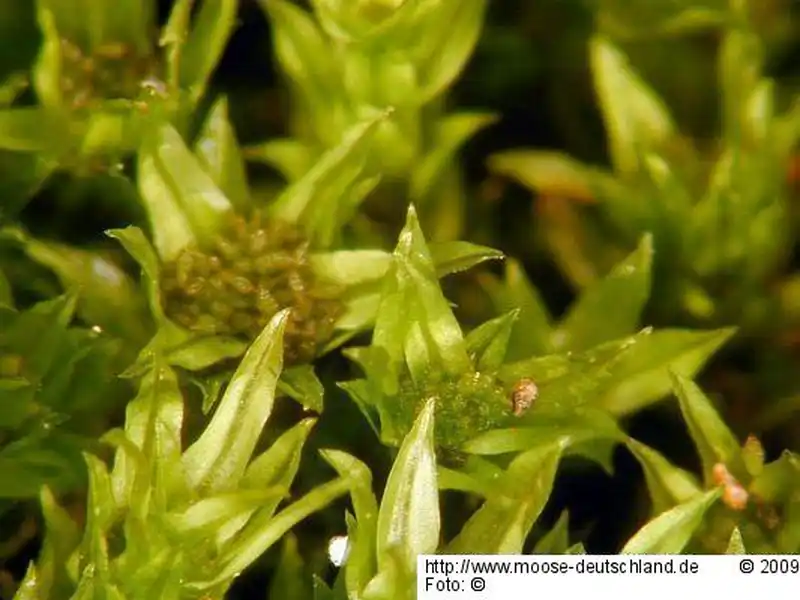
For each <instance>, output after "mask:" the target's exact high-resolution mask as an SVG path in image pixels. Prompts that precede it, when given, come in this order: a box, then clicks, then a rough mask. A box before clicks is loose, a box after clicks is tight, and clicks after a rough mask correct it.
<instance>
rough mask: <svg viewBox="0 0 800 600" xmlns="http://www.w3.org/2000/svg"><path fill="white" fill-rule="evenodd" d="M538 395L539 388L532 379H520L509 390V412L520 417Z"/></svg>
mask: <svg viewBox="0 0 800 600" xmlns="http://www.w3.org/2000/svg"><path fill="white" fill-rule="evenodd" d="M538 395H539V388H538V387H537V386H536V384H535V383H534V382H533V380H532V379H529V378H527V377H524V378H522V379H520V380H519V381H518V382H517V383H516V384H515V385H514V389H513V390H511V412H513V413H514V415H515V416H517V417H519V416H522V415H523V414H524V413H525V412H526V411H527V410H528V409H529V408H530V407H531V405H532V404H533V402H534V401H535V400H536V398H537V397H538Z"/></svg>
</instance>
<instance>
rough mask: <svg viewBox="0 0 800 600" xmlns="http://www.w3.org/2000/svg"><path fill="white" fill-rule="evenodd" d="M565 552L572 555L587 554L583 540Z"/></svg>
mask: <svg viewBox="0 0 800 600" xmlns="http://www.w3.org/2000/svg"><path fill="white" fill-rule="evenodd" d="M564 554H568V555H572V554H587V552H586V548H584V546H583V542H578V543H577V544H573V545H572V546H570V547H569V548H567V550H566V551H565V552H564Z"/></svg>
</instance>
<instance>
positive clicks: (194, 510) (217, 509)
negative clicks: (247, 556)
mask: <svg viewBox="0 0 800 600" xmlns="http://www.w3.org/2000/svg"><path fill="white" fill-rule="evenodd" d="M287 493H288V490H286V489H285V488H282V487H277V486H276V487H268V488H264V489H260V490H237V491H235V492H223V493H221V494H216V495H214V496H209V497H207V498H203V499H202V500H199V501H197V502H195V503H194V504H192V505H191V506H189V507H188V508H186V509H185V510H182V511H180V512H177V513H171V514H168V515H167V516H166V517H165V521H166V524H167V526H168V527H169V528H170V529H171V530H172V532H174V534H175V535H176V537H179V538H184V539H193V540H195V541H200V540H202V539H204V538H207V537H209V536H210V535H212V534H213V533H215V532H216V531H217V530H218V529H219V528H220V527H221V526H222V525H223V524H224V523H226V522H229V521H234V520H236V521H239V517H240V516H241V515H242V514H246V515H248V516H249V515H251V514H252V513H253V512H254V511H255V510H256V509H257V508H259V507H260V506H261V505H263V504H265V503H266V502H268V501H272V500H280V499H281V498H282V497H283V496H285V495H286V494H287ZM243 525H244V523H241V525H240V527H241V526H243Z"/></svg>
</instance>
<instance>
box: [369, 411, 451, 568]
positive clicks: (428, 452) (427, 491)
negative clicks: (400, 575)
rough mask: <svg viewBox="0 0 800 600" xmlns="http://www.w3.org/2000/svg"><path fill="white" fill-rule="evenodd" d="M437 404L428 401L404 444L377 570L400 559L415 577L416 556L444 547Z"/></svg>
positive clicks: (385, 502)
mask: <svg viewBox="0 0 800 600" xmlns="http://www.w3.org/2000/svg"><path fill="white" fill-rule="evenodd" d="M434 410H435V403H434V401H432V400H430V401H428V402H427V403H426V404H425V406H424V407H423V409H422V410H421V411H420V413H419V416H418V417H417V419H416V420H415V422H414V426H413V427H412V429H411V431H410V432H409V434H408V435H407V436H406V438H405V439H404V440H403V443H402V445H401V446H400V450H399V452H398V454H397V457H396V458H395V461H394V465H393V466H392V470H391V471H390V473H389V478H388V479H387V481H386V488H385V490H384V493H383V498H382V499H381V506H380V510H379V512H378V522H377V537H376V544H377V546H376V547H377V559H378V570H379V571H382V570H383V569H384V568H385V567H386V565H387V563H388V562H389V560H390V559H389V558H388V556H389V555H390V553H392V552H395V551H396V552H397V553H398V558H399V560H400V561H401V563H400V567H401V569H402V570H403V572H405V573H408V574H413V573H415V572H416V567H417V555H419V554H433V553H434V552H435V551H436V548H437V547H438V546H439V526H440V516H439V492H438V487H437V481H436V454H435V451H434V447H433V428H434Z"/></svg>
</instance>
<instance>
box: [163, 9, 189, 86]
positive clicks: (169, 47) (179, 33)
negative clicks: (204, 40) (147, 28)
mask: <svg viewBox="0 0 800 600" xmlns="http://www.w3.org/2000/svg"><path fill="white" fill-rule="evenodd" d="M193 4H194V0H177V1H176V2H175V3H174V4H173V6H172V10H171V11H170V13H169V18H168V19H167V23H166V25H164V28H163V29H162V30H161V36H160V38H159V40H158V45H159V46H161V47H163V48H164V53H165V57H166V71H167V82H168V83H169V85H170V87H171V88H172V89H173V90H177V89H179V88H180V85H181V54H182V51H183V46H184V44H185V43H186V38H187V37H188V35H189V25H190V23H191V20H192V7H193Z"/></svg>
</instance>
